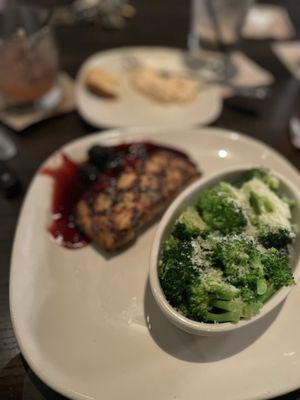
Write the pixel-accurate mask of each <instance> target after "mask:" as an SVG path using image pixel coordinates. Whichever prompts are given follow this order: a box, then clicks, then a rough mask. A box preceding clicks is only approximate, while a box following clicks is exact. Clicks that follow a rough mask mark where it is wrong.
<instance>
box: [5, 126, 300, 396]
mask: <svg viewBox="0 0 300 400" xmlns="http://www.w3.org/2000/svg"><path fill="white" fill-rule="evenodd" d="M170 129H172V128H171V127H166V126H163V127H161V126H147V127H145V126H144V127H128V128H115V129H109V130H104V131H95V132H94V133H91V134H88V135H84V136H81V137H79V138H75V139H73V140H71V141H69V142H67V143H65V144H63V145H62V146H61V147H59V148H58V149H57V150H55V151H54V152H51V154H50V155H49V156H48V157H47V158H46V159H45V160H44V161H43V162H42V163H41V165H40V166H39V167H38V169H37V170H36V171H35V173H34V175H33V177H32V179H31V182H30V185H29V187H28V189H27V191H26V195H25V197H24V200H23V203H22V207H21V210H20V213H19V217H18V220H17V224H16V229H15V234H14V240H13V246H12V252H11V261H10V272H9V311H10V316H11V323H12V327H13V331H14V334H15V337H16V340H17V343H18V345H19V348H20V350H21V353H22V355H23V356H24V358H25V360H26V362H27V363H28V365H29V367H30V368H31V369H32V371H33V372H34V373H35V374H36V375H37V376H38V377H39V378H40V379H41V380H42V381H43V382H44V383H45V384H46V385H47V386H49V387H50V388H51V389H52V390H54V391H56V392H58V393H60V394H62V395H64V396H67V397H69V398H70V399H74V400H95V398H94V397H92V396H88V395H85V394H83V393H79V392H77V391H74V390H72V389H71V388H68V387H66V386H64V387H63V385H57V384H56V382H55V381H54V382H53V381H52V380H51V379H48V376H47V373H44V371H43V368H41V366H40V365H38V363H36V362H35V361H34V360H33V358H32V357H31V356H30V354H29V352H27V350H26V346H24V345H23V341H22V339H21V336H22V334H21V333H20V331H19V330H18V328H17V325H18V323H17V322H16V319H15V316H14V307H15V304H14V301H13V291H12V277H13V274H15V273H16V272H15V270H16V269H17V268H18V267H17V266H16V262H15V261H14V260H15V258H16V255H15V253H16V251H17V245H18V242H19V238H18V237H19V234H18V232H19V230H20V222H21V219H22V215H23V211H24V208H25V205H26V204H27V202H28V199H29V195H30V192H31V191H32V187H33V185H34V184H35V182H36V181H37V179H38V178H39V173H40V170H41V169H42V168H43V167H44V166H45V164H47V163H48V162H49V161H50V160H51V159H53V157H55V156H56V154H59V153H61V152H63V151H65V150H67V149H68V148H72V146H74V145H83V144H84V142H89V141H90V140H91V139H92V138H97V139H98V140H99V139H103V140H104V141H105V140H109V139H117V140H118V139H119V140H121V141H122V140H125V141H126V139H130V138H131V137H132V136H133V137H135V138H136V136H137V135H138V136H141V138H143V137H145V136H146V135H149V139H150V140H155V138H156V136H158V135H159V133H161V132H162V131H165V132H168V131H170ZM182 129H183V128H180V127H178V128H177V129H176V131H181V130H182ZM185 129H186V130H187V131H188V132H191V133H193V134H198V135H201V134H205V133H208V132H210V133H211V134H213V135H216V136H221V137H230V136H229V135H234V138H233V136H231V140H237V141H238V140H242V141H243V142H246V143H247V142H248V143H251V144H252V145H254V146H256V147H259V148H260V149H261V150H262V149H265V150H268V151H269V152H270V153H271V154H272V155H274V156H275V157H277V158H279V159H280V161H281V162H284V163H285V164H286V165H287V166H289V167H290V169H291V170H293V172H294V173H295V174H296V175H298V179H299V178H300V175H299V172H298V170H297V168H296V167H295V166H294V165H293V164H291V163H290V161H289V160H288V159H287V158H285V157H284V156H283V155H281V154H280V153H279V151H277V150H276V149H274V148H272V147H271V146H269V145H268V144H266V143H264V142H263V141H261V140H259V139H256V138H253V137H251V136H248V135H246V134H244V133H241V132H238V131H235V130H231V129H224V128H219V127H200V128H191V127H189V126H186V127H185ZM172 131H173V132H174V129H172ZM203 131H204V132H205V133H203ZM137 140H138V139H137ZM158 141H159V138H158ZM299 388H300V381H299V385H291V386H287V387H286V388H283V389H282V390H278V391H269V392H268V393H264V394H263V393H262V394H261V395H257V396H254V397H251V400H265V399H266V400H267V399H271V398H273V397H274V396H276V397H277V396H281V395H283V394H286V393H290V392H292V391H294V390H297V389H299ZM245 400H248V398H247V399H246V398H245Z"/></svg>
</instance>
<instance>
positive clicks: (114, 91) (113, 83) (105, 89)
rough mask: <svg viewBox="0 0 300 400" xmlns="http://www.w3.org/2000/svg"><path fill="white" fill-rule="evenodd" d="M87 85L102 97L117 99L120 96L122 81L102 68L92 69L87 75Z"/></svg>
mask: <svg viewBox="0 0 300 400" xmlns="http://www.w3.org/2000/svg"><path fill="white" fill-rule="evenodd" d="M85 85H86V87H87V88H88V89H89V90H90V91H91V92H92V93H94V94H96V95H98V96H101V97H105V98H110V99H117V98H118V97H119V96H120V80H119V79H118V78H117V77H116V76H115V75H113V74H112V73H110V72H108V71H106V70H104V69H102V68H92V69H90V70H89V71H88V72H87V74H86V78H85Z"/></svg>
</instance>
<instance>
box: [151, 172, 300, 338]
mask: <svg viewBox="0 0 300 400" xmlns="http://www.w3.org/2000/svg"><path fill="white" fill-rule="evenodd" d="M252 168H259V167H258V166H249V167H245V166H243V167H241V168H238V167H235V168H230V169H226V170H223V171H222V172H219V173H215V174H213V175H210V176H207V177H204V178H200V179H198V180H197V181H196V182H194V183H193V184H192V185H190V186H189V187H188V188H187V189H186V190H184V191H183V192H182V193H181V194H180V195H179V196H178V197H177V198H176V199H175V200H174V202H173V203H172V204H171V205H170V207H169V208H168V210H167V211H166V213H165V214H164V216H163V218H162V219H161V221H160V223H159V226H158V229H157V231H156V235H155V238H154V241H153V245H152V250H151V256H150V270H149V279H150V286H151V290H152V293H153V296H154V298H155V300H156V302H157V304H158V306H159V308H160V309H161V311H162V312H163V314H164V315H165V316H166V317H167V318H168V319H169V320H170V322H171V323H173V324H174V325H175V326H177V327H178V328H180V329H183V330H184V331H186V332H189V333H192V334H196V335H202V336H217V335H221V334H224V333H226V332H231V331H234V330H236V329H239V328H241V327H243V326H246V325H248V324H251V323H253V322H255V321H257V320H258V319H260V318H262V317H264V316H265V315H266V314H268V313H269V312H270V311H271V310H273V309H274V308H275V307H276V306H277V305H279V304H280V303H281V302H282V301H283V300H284V299H285V298H286V296H287V295H288V294H289V292H290V291H291V290H292V288H293V287H292V286H289V287H283V288H281V289H280V290H279V291H278V292H277V293H275V294H274V295H273V296H272V298H271V299H270V300H269V301H267V303H266V304H265V305H264V306H263V307H262V309H261V310H260V312H259V314H257V315H255V316H254V317H252V318H251V319H249V320H241V321H239V322H237V323H219V324H217V323H216V324H213V323H212V324H209V323H204V322H197V321H193V320H191V319H189V318H186V317H184V316H183V315H181V314H179V313H178V312H177V311H176V310H175V309H174V308H173V307H172V306H171V305H170V304H169V303H168V301H167V299H166V298H165V295H164V293H163V290H162V288H161V286H160V282H159V276H158V262H159V258H160V254H161V248H162V244H163V242H164V240H165V239H166V237H167V236H168V235H169V233H170V231H171V229H172V226H173V224H174V221H175V220H176V219H177V217H178V216H179V215H180V213H181V212H182V211H184V210H185V209H186V207H187V206H188V205H190V204H193V203H194V201H195V199H196V198H197V196H198V195H199V193H200V192H201V191H202V190H203V189H205V188H207V187H210V186H213V185H214V184H216V183H217V182H219V181H221V180H225V181H228V182H231V181H233V180H235V179H236V178H238V176H239V175H241V174H243V173H244V172H246V171H248V170H249V169H252ZM272 174H273V175H274V176H276V177H277V178H278V179H279V180H280V193H282V194H284V195H286V196H287V197H290V198H293V199H295V200H296V206H295V207H294V208H293V210H292V222H293V224H294V226H295V227H296V229H297V227H299V226H300V191H299V190H298V189H297V188H296V187H295V186H294V185H293V184H292V183H291V182H289V181H288V179H286V178H285V177H283V176H281V175H280V174H278V173H277V172H275V171H272ZM293 247H294V249H295V251H294V257H293V260H292V263H293V267H294V277H295V281H296V282H297V280H298V279H299V276H300V263H299V261H298V260H299V252H300V238H299V235H297V238H296V240H295V242H294V245H293Z"/></svg>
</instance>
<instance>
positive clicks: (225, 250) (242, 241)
mask: <svg viewBox="0 0 300 400" xmlns="http://www.w3.org/2000/svg"><path fill="white" fill-rule="evenodd" d="M214 255H215V258H216V260H217V261H218V262H219V263H220V264H221V268H222V269H223V271H224V275H225V276H226V278H227V280H228V282H230V283H231V284H233V285H235V286H236V287H238V288H243V287H247V288H249V289H251V290H252V291H253V292H255V293H257V294H259V295H262V294H264V292H265V291H266V290H267V284H266V281H265V276H264V269H263V265H262V262H261V253H260V252H259V250H258V249H257V245H256V243H255V240H254V239H253V238H252V237H249V236H246V235H239V236H238V235H234V236H226V237H225V238H224V239H223V240H222V241H220V243H218V245H217V246H216V248H215V252H214Z"/></svg>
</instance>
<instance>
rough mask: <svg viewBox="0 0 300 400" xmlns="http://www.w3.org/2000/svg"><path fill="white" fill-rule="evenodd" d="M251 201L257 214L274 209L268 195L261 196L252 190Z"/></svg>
mask: <svg viewBox="0 0 300 400" xmlns="http://www.w3.org/2000/svg"><path fill="white" fill-rule="evenodd" d="M249 202H250V205H251V207H252V208H253V210H254V212H255V214H256V215H261V214H263V213H266V212H267V213H271V212H273V211H274V206H273V204H272V202H271V201H270V199H268V198H267V197H266V196H260V195H259V194H257V193H255V192H253V191H250V196H249Z"/></svg>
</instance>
